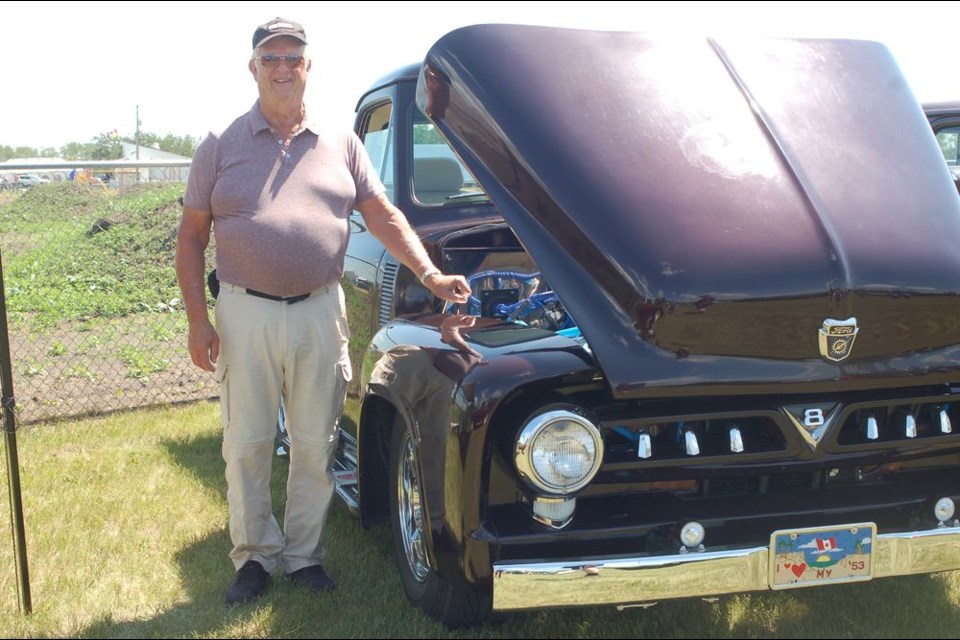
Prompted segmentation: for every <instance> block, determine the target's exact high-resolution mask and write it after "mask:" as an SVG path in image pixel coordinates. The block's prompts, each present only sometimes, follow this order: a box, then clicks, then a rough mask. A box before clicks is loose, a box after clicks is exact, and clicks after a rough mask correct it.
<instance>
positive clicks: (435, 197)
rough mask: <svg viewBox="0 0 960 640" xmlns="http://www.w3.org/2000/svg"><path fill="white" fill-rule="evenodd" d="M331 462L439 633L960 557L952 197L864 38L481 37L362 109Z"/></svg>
mask: <svg viewBox="0 0 960 640" xmlns="http://www.w3.org/2000/svg"><path fill="white" fill-rule="evenodd" d="M356 131H357V133H358V134H359V135H360V137H361V138H362V139H363V141H364V144H365V146H366V148H367V149H368V151H369V153H370V156H371V158H372V160H373V163H374V165H375V167H376V168H377V169H378V170H379V172H380V176H381V178H382V179H383V181H384V183H385V184H386V185H387V188H388V192H389V196H390V198H391V199H392V200H393V202H395V203H396V204H397V206H399V207H400V208H401V209H403V211H404V212H405V213H406V214H407V216H408V218H409V220H410V222H411V223H412V225H413V226H414V227H415V228H416V230H417V232H418V233H419V235H420V237H421V238H422V239H423V242H424V244H425V246H426V247H427V249H428V251H429V252H430V254H431V255H432V257H433V259H434V261H435V262H436V264H437V265H440V266H441V267H442V269H443V270H444V271H446V272H448V273H460V274H463V275H465V276H466V277H467V278H468V279H469V281H470V283H471V286H472V289H473V297H472V299H471V301H470V303H468V304H464V305H460V306H458V307H451V306H450V305H444V304H442V303H441V301H438V300H436V299H434V298H433V297H432V296H431V294H430V293H429V292H428V291H427V289H425V288H424V287H423V286H422V285H421V284H420V282H418V280H417V277H416V274H413V273H410V272H409V271H407V270H406V269H405V268H404V267H402V266H400V265H399V263H398V262H397V260H396V259H395V258H394V257H393V256H391V255H390V254H389V253H387V252H385V251H384V249H383V247H382V246H381V245H380V244H379V243H378V242H377V241H376V240H375V239H374V238H373V237H371V235H370V234H368V233H367V232H366V230H365V227H364V224H363V220H362V218H361V217H360V216H359V215H358V214H357V215H355V216H354V217H353V218H352V220H351V224H352V237H351V241H350V247H349V251H348V256H347V261H346V274H345V277H344V286H345V289H346V290H347V295H348V300H349V302H348V304H349V305H350V308H349V313H350V320H351V328H352V332H353V338H352V343H351V349H352V355H353V367H354V379H353V381H352V383H351V388H350V395H351V397H350V398H349V399H348V403H347V413H346V415H345V416H344V418H343V419H342V420H341V428H342V429H341V442H340V449H339V452H338V455H337V460H336V465H335V469H334V474H335V477H336V478H337V481H338V488H337V491H338V494H339V495H340V496H341V497H342V498H343V499H344V500H345V501H346V503H347V505H348V506H349V507H350V509H351V510H352V511H353V512H354V513H356V514H357V515H358V516H359V518H360V521H361V522H362V524H363V525H369V524H370V523H373V522H376V521H380V520H386V519H390V520H391V521H392V530H393V537H394V542H395V550H396V559H397V564H398V567H399V571H400V575H401V576H402V581H403V586H404V589H405V591H406V594H407V596H408V597H409V599H410V600H411V601H412V602H413V603H414V604H415V605H417V606H419V607H421V608H422V609H423V610H425V611H426V612H427V613H428V614H430V615H431V616H434V617H435V618H437V619H439V620H441V621H443V622H444V623H446V624H447V625H450V626H460V625H470V624H476V623H480V622H482V621H483V620H485V619H486V618H487V617H488V616H489V615H490V614H491V613H493V612H503V611H511V610H518V609H535V608H541V607H565V606H579V605H614V604H616V605H621V604H631V603H643V602H652V601H657V600H661V599H667V598H683V597H692V596H714V595H718V594H728V593H737V592H746V591H753V590H767V589H790V588H795V587H815V586H819V585H830V584H835V583H840V582H851V581H863V580H870V579H873V578H881V577H890V576H901V575H907V574H916V573H930V572H938V571H944V570H953V569H957V568H960V523H958V520H957V514H955V510H956V502H957V501H958V500H960V314H958V312H957V311H958V309H960V199H958V197H957V192H956V190H955V189H954V185H953V183H952V182H951V177H950V173H949V171H948V169H947V167H946V166H945V163H944V158H943V154H942V153H941V149H939V148H938V145H937V142H936V139H935V137H934V136H933V135H932V134H931V129H930V124H929V122H928V120H927V118H926V117H925V114H924V111H923V110H922V108H921V106H920V105H919V104H918V103H917V101H916V100H915V98H914V97H913V95H912V93H911V91H910V90H909V88H908V86H907V83H906V82H905V81H904V78H903V77H902V76H901V73H900V71H899V70H898V67H897V65H896V63H895V62H894V60H893V59H892V58H891V55H890V53H889V51H888V50H887V49H886V48H885V47H884V46H882V45H880V44H878V43H874V42H864V41H851V40H799V39H797V40H794V39H729V40H727V39H703V38H678V37H670V38H660V37H656V36H653V35H645V34H636V33H607V32H593V31H582V30H567V29H554V28H545V27H528V26H513V25H478V26H474V27H467V28H463V29H460V30H457V31H454V32H452V33H450V34H448V35H447V36H445V37H444V38H442V39H441V40H439V41H438V42H437V43H436V44H435V45H434V46H433V47H432V48H431V49H430V51H429V53H428V54H427V56H426V59H425V61H424V62H423V64H417V65H412V66H409V67H406V68H402V69H399V70H397V71H396V72H395V73H392V74H390V75H387V76H385V77H384V78H382V79H381V80H380V81H378V82H376V83H375V84H374V85H373V86H372V87H371V88H370V90H369V91H368V92H367V93H366V94H365V95H363V96H362V98H361V99H360V100H359V104H358V105H357V115H356Z"/></svg>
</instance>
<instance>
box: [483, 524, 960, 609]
mask: <svg viewBox="0 0 960 640" xmlns="http://www.w3.org/2000/svg"><path fill="white" fill-rule="evenodd" d="M873 553H874V555H873V560H872V561H873V563H874V565H873V577H874V578H885V577H889V576H904V575H911V574H917V573H935V572H938V571H950V570H954V569H960V527H944V528H938V529H932V530H928V531H911V532H906V533H888V534H878V535H877V545H876V548H875V549H874V552H873ZM768 557H769V549H768V548H767V547H754V548H749V549H736V550H726V551H705V552H690V553H682V554H681V553H678V554H676V555H670V556H655V557H611V556H605V557H602V558H576V559H571V560H569V561H561V562H523V561H511V562H500V563H495V564H494V566H493V570H494V573H493V576H494V578H493V608H494V609H495V610H497V611H510V610H519V609H537V608H542V607H573V606H578V605H600V604H613V605H619V604H631V603H639V602H649V601H656V600H665V599H669V598H689V597H698V596H715V595H719V594H725V593H741V592H744V591H764V590H766V589H769V588H770V587H769V582H768V575H769V574H768Z"/></svg>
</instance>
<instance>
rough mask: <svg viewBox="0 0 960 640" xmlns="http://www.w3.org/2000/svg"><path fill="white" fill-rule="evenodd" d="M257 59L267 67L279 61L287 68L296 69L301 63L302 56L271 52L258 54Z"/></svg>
mask: <svg viewBox="0 0 960 640" xmlns="http://www.w3.org/2000/svg"><path fill="white" fill-rule="evenodd" d="M257 60H259V61H260V64H262V65H263V66H265V67H268V68H273V67H276V66H278V65H279V64H280V62H281V61H282V62H283V64H284V66H285V67H287V68H288V69H296V68H297V67H299V66H300V65H302V64H303V56H280V55H276V54H273V53H268V54H266V55H263V56H259V57H258V58H257Z"/></svg>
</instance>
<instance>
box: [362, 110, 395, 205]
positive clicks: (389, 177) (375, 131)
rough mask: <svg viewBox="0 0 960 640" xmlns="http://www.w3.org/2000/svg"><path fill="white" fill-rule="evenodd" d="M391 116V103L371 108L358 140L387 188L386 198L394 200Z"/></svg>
mask: <svg viewBox="0 0 960 640" xmlns="http://www.w3.org/2000/svg"><path fill="white" fill-rule="evenodd" d="M392 114H393V103H391V102H385V103H382V104H379V105H377V106H375V107H373V108H372V109H371V110H370V111H369V112H368V114H367V115H366V117H365V120H364V122H363V125H362V129H361V131H360V139H361V140H363V146H364V147H365V148H366V149H367V154H368V155H369V156H370V161H371V162H373V168H374V169H376V171H377V175H378V176H379V177H380V180H381V181H382V182H383V184H384V186H385V187H386V188H387V198H389V200H390V202H396V200H395V199H394V193H395V191H394V179H393V147H394V129H393V121H392V120H391V119H390V116H391V115H392Z"/></svg>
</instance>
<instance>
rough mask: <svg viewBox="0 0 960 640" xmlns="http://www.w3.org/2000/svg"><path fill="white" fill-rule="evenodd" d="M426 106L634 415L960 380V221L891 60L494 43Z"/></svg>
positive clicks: (616, 43) (777, 43)
mask: <svg viewBox="0 0 960 640" xmlns="http://www.w3.org/2000/svg"><path fill="white" fill-rule="evenodd" d="M418 104H419V106H420V108H421V109H422V110H423V111H424V112H425V113H427V115H428V116H429V117H430V118H431V119H432V120H433V122H434V123H435V124H436V125H437V126H438V128H439V129H440V130H441V131H442V133H443V134H444V135H445V136H446V137H447V139H448V140H449V142H450V144H451V146H452V147H453V148H454V150H455V151H456V152H457V153H458V154H459V155H460V157H461V158H462V159H463V161H464V163H465V164H466V165H467V166H468V167H469V169H470V170H471V172H472V173H473V174H474V176H475V177H476V178H477V179H478V181H479V182H480V184H481V185H482V186H483V187H484V189H485V190H486V191H487V193H488V194H489V195H490V196H491V197H492V198H493V199H494V201H495V203H496V204H497V206H498V207H499V208H500V210H501V212H502V214H503V215H504V217H505V218H506V219H507V221H508V222H509V224H510V226H511V227H512V228H513V229H514V231H515V232H516V233H517V235H518V237H519V238H520V240H521V242H522V243H523V245H524V247H525V248H526V249H527V251H529V252H530V254H531V255H532V256H533V258H534V259H535V260H536V261H537V263H538V264H539V266H540V267H541V269H542V271H543V273H544V274H545V275H546V277H547V279H548V280H549V282H550V285H551V286H552V288H553V289H554V290H555V291H556V292H557V293H558V295H559V296H560V298H561V300H562V301H563V303H564V305H565V306H566V307H567V309H568V310H569V311H570V313H571V314H572V316H573V317H574V319H575V320H576V322H577V324H578V325H579V326H580V328H581V330H582V332H583V334H584V336H585V337H586V339H587V341H588V342H589V344H590V347H591V349H592V350H593V352H594V354H595V356H596V357H597V359H598V361H599V363H600V366H601V367H602V369H603V371H604V373H605V374H606V376H607V378H608V380H609V382H610V385H611V389H612V390H613V392H614V394H615V395H617V396H619V397H631V396H643V395H645V394H648V393H660V394H662V393H664V392H671V391H672V392H673V393H689V392H692V390H693V389H694V388H696V389H697V392H698V393H704V392H707V393H710V392H711V389H713V390H715V391H716V392H717V393H722V392H723V389H725V388H726V389H729V388H730V387H731V385H736V386H737V387H738V388H739V390H740V392H741V393H743V392H744V391H745V388H744V385H755V386H756V390H757V391H758V392H762V391H769V387H767V386H765V385H775V384H783V383H785V382H787V383H789V382H809V383H817V382H827V381H846V382H849V381H851V380H857V379H864V378H871V379H872V380H873V381H874V384H880V385H883V384H887V385H889V386H894V385H900V384H903V383H904V379H905V378H906V377H907V376H911V377H912V378H911V379H912V383H915V384H923V383H933V382H946V381H951V380H952V381H954V382H955V381H957V380H960V376H958V373H957V367H958V364H957V363H958V362H960V349H958V347H957V345H958V344H960V318H958V315H960V314H957V313H956V312H957V310H958V309H960V299H958V288H960V200H958V198H957V193H956V190H955V188H954V186H953V183H952V181H951V178H950V175H949V172H948V170H947V168H946V165H945V163H944V161H943V157H942V155H941V153H940V151H939V149H938V147H937V144H936V141H935V139H934V137H933V135H932V134H931V131H930V128H929V125H928V123H927V120H926V118H925V116H924V113H923V111H922V109H921V108H920V105H919V104H918V103H917V102H916V100H915V99H914V97H913V95H912V93H911V91H910V89H909V88H908V86H907V83H906V81H905V80H904V78H903V76H902V74H901V73H900V71H899V69H898V67H897V65H896V63H895V62H894V60H893V59H892V57H891V55H890V53H889V51H888V50H887V49H886V48H885V47H884V46H883V45H881V44H878V43H875V42H865V41H850V40H789V39H736V40H723V39H720V40H712V39H703V38H699V39H697V38H681V37H677V36H671V37H669V38H659V37H653V36H650V35H645V34H636V33H625V32H596V31H582V30H572V29H556V28H548V27H529V26H516V25H478V26H474V27H466V28H463V29H459V30H457V31H454V32H452V33H450V34H448V35H447V36H445V37H443V38H442V39H441V40H439V41H438V42H437V43H436V44H435V45H434V46H433V47H432V48H431V50H430V51H429V53H428V55H427V58H426V61H425V64H424V67H423V69H422V72H421V77H420V81H419V84H418ZM850 319H855V323H856V326H855V327H854V328H852V329H843V330H841V332H840V334H837V333H835V328H834V327H835V326H845V327H850V326H851V325H850V324H849V323H848V324H844V322H846V321H848V320H850ZM845 331H849V332H853V333H852V334H851V335H852V336H853V337H854V338H855V340H854V339H853V338H848V339H847V341H846V342H843V338H844V335H845V334H844V332H845ZM838 336H839V337H838ZM838 340H839V341H838ZM841 343H843V344H844V345H845V346H844V347H843V348H844V349H847V351H846V353H840V352H836V349H839V348H840V345H841ZM878 380H879V382H877V381H878ZM884 380H886V382H884ZM747 390H749V389H747Z"/></svg>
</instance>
